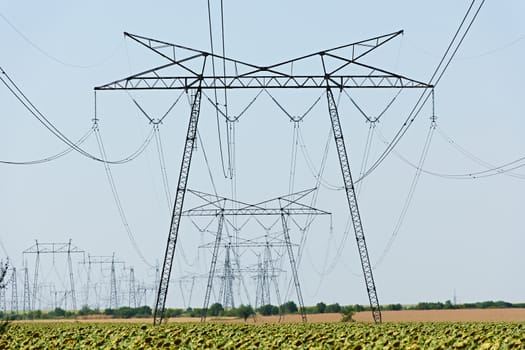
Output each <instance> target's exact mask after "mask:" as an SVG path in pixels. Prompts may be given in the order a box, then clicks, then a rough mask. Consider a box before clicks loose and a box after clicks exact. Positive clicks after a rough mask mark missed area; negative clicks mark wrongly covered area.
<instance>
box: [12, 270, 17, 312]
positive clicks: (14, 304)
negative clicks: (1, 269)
mask: <svg viewBox="0 0 525 350" xmlns="http://www.w3.org/2000/svg"><path fill="white" fill-rule="evenodd" d="M11 312H13V313H16V314H17V313H18V291H17V282H16V267H13V274H12V275H11Z"/></svg>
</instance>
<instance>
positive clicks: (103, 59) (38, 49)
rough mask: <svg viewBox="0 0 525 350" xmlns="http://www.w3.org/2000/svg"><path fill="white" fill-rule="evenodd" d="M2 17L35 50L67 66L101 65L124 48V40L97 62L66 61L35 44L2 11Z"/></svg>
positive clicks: (0, 15) (87, 66) (89, 66)
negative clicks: (76, 62)
mask: <svg viewBox="0 0 525 350" xmlns="http://www.w3.org/2000/svg"><path fill="white" fill-rule="evenodd" d="M0 18H2V19H3V20H4V21H5V22H6V23H7V24H8V25H9V26H10V27H11V29H13V30H14V31H15V32H16V33H17V34H18V35H19V36H20V37H21V38H22V39H24V40H25V41H26V42H27V43H28V44H29V45H30V46H32V47H33V48H34V49H35V50H37V51H38V52H40V53H41V54H42V55H44V56H46V57H47V58H49V59H50V60H52V61H55V62H57V63H60V64H61V65H64V66H67V67H71V68H83V69H85V68H93V67H96V66H99V65H101V64H103V63H104V62H106V61H108V60H109V59H110V58H112V57H113V56H115V55H116V53H117V52H118V51H119V50H120V49H121V48H122V46H123V45H124V42H121V43H119V44H118V45H116V46H115V48H114V49H113V50H112V51H111V53H110V54H109V55H108V56H106V57H104V58H102V59H100V60H99V61H98V62H95V63H92V64H87V65H83V64H75V63H69V62H66V61H64V60H62V59H60V58H57V57H56V56H54V55H52V54H50V53H49V52H48V51H46V50H44V49H43V48H42V47H40V46H39V45H37V44H35V42H34V41H32V40H31V39H29V37H28V36H27V35H25V34H24V33H22V31H21V30H19V29H18V28H17V27H16V26H15V25H14V24H13V23H12V22H11V21H9V20H8V19H7V17H5V16H4V15H3V14H2V13H0Z"/></svg>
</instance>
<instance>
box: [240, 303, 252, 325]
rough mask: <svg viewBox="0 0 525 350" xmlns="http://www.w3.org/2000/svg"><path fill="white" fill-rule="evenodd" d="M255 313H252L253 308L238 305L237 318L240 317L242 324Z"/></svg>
mask: <svg viewBox="0 0 525 350" xmlns="http://www.w3.org/2000/svg"><path fill="white" fill-rule="evenodd" d="M254 314H255V312H254V311H253V308H252V306H251V305H242V304H241V305H240V306H239V307H238V308H237V316H239V317H242V318H243V319H244V322H246V320H247V319H248V317H250V316H252V315H254Z"/></svg>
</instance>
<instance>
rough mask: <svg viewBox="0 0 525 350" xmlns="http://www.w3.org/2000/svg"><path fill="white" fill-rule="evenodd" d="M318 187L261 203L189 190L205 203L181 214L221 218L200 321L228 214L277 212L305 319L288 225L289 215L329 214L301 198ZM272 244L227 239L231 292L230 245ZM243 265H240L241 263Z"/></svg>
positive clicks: (226, 268) (227, 281) (227, 278)
mask: <svg viewBox="0 0 525 350" xmlns="http://www.w3.org/2000/svg"><path fill="white" fill-rule="evenodd" d="M314 190H315V188H313V189H309V190H305V191H300V192H296V193H292V194H289V195H285V196H280V197H277V198H272V199H269V200H265V201H263V202H259V203H252V204H249V203H245V202H240V201H237V200H233V199H230V198H225V197H219V196H217V195H213V194H208V193H204V192H199V191H195V190H188V192H189V193H191V194H193V195H195V196H196V197H198V198H199V199H201V200H202V201H203V202H204V204H201V205H199V206H197V207H195V208H192V209H188V210H185V211H183V212H182V213H181V215H182V216H189V217H197V216H201V217H216V218H218V219H217V220H218V229H217V234H216V236H215V242H214V244H213V251H212V258H211V263H210V272H209V274H208V284H207V286H206V294H205V297H204V305H203V307H202V315H201V321H204V320H205V319H206V313H207V311H208V306H209V302H210V297H211V291H212V287H213V280H214V276H215V269H216V265H217V258H218V255H219V248H220V246H221V240H222V231H223V227H224V221H225V217H230V216H233V217H235V216H248V217H261V216H274V217H275V216H278V217H280V218H281V223H282V229H283V240H282V241H281V242H280V245H281V246H284V247H285V248H286V250H287V253H288V258H289V260H290V269H291V272H292V277H293V284H294V287H295V291H296V293H297V302H298V304H299V309H300V312H301V317H302V320H303V321H305V322H306V310H305V308H304V302H303V295H302V292H301V285H300V282H299V275H298V273H297V263H296V260H295V256H294V252H293V249H292V245H293V244H292V241H291V239H290V232H289V227H288V219H289V218H290V217H292V216H294V215H307V216H314V215H329V214H330V213H329V212H326V211H324V210H320V209H316V208H312V207H310V206H307V205H305V204H302V203H301V202H300V200H301V199H304V198H305V197H306V196H308V195H309V194H311V193H312V192H313V191H314ZM268 245H269V242H268V241H265V242H264V241H263V242H257V241H253V240H249V241H245V242H236V243H234V244H231V242H226V244H225V248H226V260H225V266H224V275H225V281H224V282H225V284H226V286H225V290H224V292H225V293H226V292H227V293H232V292H231V289H232V288H231V285H232V284H233V283H232V282H233V274H232V273H231V263H230V255H229V253H230V250H231V248H238V247H245V248H247V247H250V248H253V247H261V248H267V247H268ZM272 245H273V246H277V243H272ZM238 268H240V266H238ZM232 297H233V296H232Z"/></svg>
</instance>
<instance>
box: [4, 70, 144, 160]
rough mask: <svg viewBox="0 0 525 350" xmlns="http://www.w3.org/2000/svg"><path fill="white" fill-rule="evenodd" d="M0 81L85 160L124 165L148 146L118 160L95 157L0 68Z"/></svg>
mask: <svg viewBox="0 0 525 350" xmlns="http://www.w3.org/2000/svg"><path fill="white" fill-rule="evenodd" d="M2 75H3V76H5V77H6V79H4V78H3V77H2ZM0 81H1V82H2V83H3V84H4V85H5V86H6V87H7V89H8V90H9V91H10V92H11V94H13V96H14V97H15V98H16V99H17V100H18V101H19V102H20V103H21V104H22V105H23V106H24V107H25V108H26V109H27V110H28V111H29V113H31V115H33V116H34V117H35V118H36V119H37V120H38V121H39V122H40V123H41V124H42V125H43V126H44V127H45V128H46V129H47V130H49V132H51V133H52V134H53V135H55V136H56V137H57V138H58V139H59V140H60V141H62V142H63V143H65V144H66V145H68V146H69V147H70V148H72V149H73V150H75V151H76V152H78V153H80V154H81V155H83V156H85V157H87V158H90V159H92V160H95V161H98V162H102V163H109V164H124V163H128V162H130V161H132V160H134V159H135V158H137V157H138V156H139V155H141V154H142V152H144V150H145V149H146V147H147V146H148V144H149V142H148V140H147V139H146V140H145V141H144V142H143V143H142V144H141V145H140V147H139V148H138V149H137V150H136V151H135V152H133V153H132V154H131V155H129V156H127V157H125V158H123V159H119V160H104V159H102V158H99V157H96V156H94V155H93V154H91V153H89V152H87V151H85V150H84V149H82V148H80V147H79V146H77V145H76V144H75V142H73V141H71V140H70V139H69V138H68V137H67V136H66V135H64V134H63V133H62V132H61V131H60V130H59V129H58V128H57V127H55V126H54V125H53V123H51V121H49V119H48V118H46V116H45V115H44V114H42V113H41V112H40V110H39V109H38V108H36V106H35V105H34V104H33V103H32V102H31V100H29V98H28V97H27V96H26V95H25V94H24V93H23V92H22V90H21V89H20V88H19V87H18V86H17V84H16V83H15V82H14V81H13V80H12V79H11V77H9V75H8V74H7V73H6V72H5V71H4V70H3V69H2V68H1V67H0ZM95 106H96V94H95ZM95 109H96V107H95ZM150 141H151V139H150Z"/></svg>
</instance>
